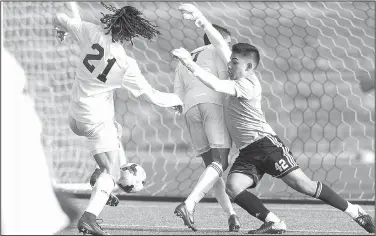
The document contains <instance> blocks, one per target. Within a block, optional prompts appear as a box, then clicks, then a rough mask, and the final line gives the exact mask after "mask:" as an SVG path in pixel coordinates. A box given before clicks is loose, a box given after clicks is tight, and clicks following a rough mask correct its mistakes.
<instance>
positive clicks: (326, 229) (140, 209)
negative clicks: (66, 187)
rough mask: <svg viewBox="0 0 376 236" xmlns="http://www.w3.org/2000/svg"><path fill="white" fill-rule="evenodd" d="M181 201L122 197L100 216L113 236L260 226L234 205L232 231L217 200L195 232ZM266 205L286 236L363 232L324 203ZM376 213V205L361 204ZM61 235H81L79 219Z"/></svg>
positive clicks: (203, 209)
mask: <svg viewBox="0 0 376 236" xmlns="http://www.w3.org/2000/svg"><path fill="white" fill-rule="evenodd" d="M87 203H88V200H86V199H75V200H74V204H75V205H76V206H77V207H78V208H79V209H80V210H81V212H83V211H84V210H85V207H86V205H87ZM178 204H179V203H178V202H149V201H145V202H144V201H125V200H121V201H120V204H119V205H118V206H117V207H109V206H106V207H105V209H104V210H103V212H102V213H101V215H100V216H99V217H98V218H101V219H103V220H104V222H103V223H102V226H103V228H104V229H105V230H106V231H108V232H109V233H110V234H112V235H166V234H168V235H188V234H195V235H223V234H228V235H238V234H246V233H247V232H248V230H250V229H254V228H258V227H259V226H260V225H261V221H259V220H257V219H255V218H253V217H250V216H248V214H247V212H246V211H244V210H243V209H241V208H240V207H238V206H237V205H234V208H235V211H236V212H237V214H238V215H239V216H240V220H241V224H242V228H241V230H240V232H238V233H230V232H228V228H227V216H226V214H225V213H223V211H222V209H221V208H220V206H219V204H218V203H199V204H198V205H197V207H196V214H195V221H196V225H197V226H198V229H199V231H197V232H196V233H194V232H193V231H191V230H190V229H188V228H187V227H185V226H184V225H183V221H182V220H181V219H180V218H177V217H176V216H175V215H174V214H173V212H174V209H175V207H176V206H177V205H178ZM266 207H267V208H269V209H270V210H271V211H273V212H274V213H275V214H277V215H278V216H279V217H280V218H282V219H283V220H284V221H285V223H286V224H287V232H286V234H287V235H364V234H366V231H365V230H363V229H362V228H361V227H360V226H358V224H356V223H355V222H354V221H353V220H352V219H351V218H350V217H348V216H347V215H346V214H344V213H342V212H340V211H338V210H336V209H335V208H333V207H330V206H327V205H322V204H318V205H317V204H302V205H300V204H299V205H298V204H266ZM362 207H363V209H365V210H366V211H367V212H368V213H369V214H371V215H372V216H374V215H375V208H374V206H362ZM61 234H64V235H75V234H79V233H78V230H77V228H76V222H74V223H73V224H72V226H70V227H69V228H68V229H66V230H63V231H62V232H61Z"/></svg>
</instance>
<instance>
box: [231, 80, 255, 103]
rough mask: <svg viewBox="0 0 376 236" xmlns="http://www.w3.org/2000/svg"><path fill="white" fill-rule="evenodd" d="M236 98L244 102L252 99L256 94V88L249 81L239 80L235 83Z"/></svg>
mask: <svg viewBox="0 0 376 236" xmlns="http://www.w3.org/2000/svg"><path fill="white" fill-rule="evenodd" d="M234 87H235V91H236V97H237V98H242V99H246V100H250V99H252V98H253V97H254V96H255V95H256V94H255V93H256V92H257V90H258V89H257V86H256V85H255V83H253V82H252V81H251V80H249V79H246V78H240V79H238V80H236V81H235V85H234Z"/></svg>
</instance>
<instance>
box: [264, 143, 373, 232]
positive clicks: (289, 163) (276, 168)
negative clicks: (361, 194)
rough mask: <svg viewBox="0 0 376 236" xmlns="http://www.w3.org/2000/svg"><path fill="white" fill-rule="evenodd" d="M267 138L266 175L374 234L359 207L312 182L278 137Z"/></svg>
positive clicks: (371, 223) (370, 219)
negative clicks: (332, 208)
mask: <svg viewBox="0 0 376 236" xmlns="http://www.w3.org/2000/svg"><path fill="white" fill-rule="evenodd" d="M267 138H268V140H269V143H267V144H266V146H268V149H269V151H270V153H271V154H270V155H269V156H268V159H267V161H266V162H265V166H264V168H265V169H266V170H267V171H266V172H267V173H268V174H270V175H272V176H274V177H277V178H281V179H282V180H283V181H284V182H285V183H286V184H287V185H288V186H290V187H291V188H293V189H295V190H296V191H298V192H301V193H303V194H306V195H309V196H312V197H315V198H317V199H320V200H322V201H324V202H325V203H327V204H329V205H331V206H333V207H335V208H337V209H339V210H341V211H344V212H345V213H347V214H348V215H349V216H351V217H352V218H353V219H354V220H355V221H356V222H357V223H358V224H359V225H361V226H362V227H363V228H364V229H366V230H367V231H368V232H375V226H374V224H373V221H372V218H371V217H370V216H369V215H367V214H366V212H365V211H364V210H363V209H362V208H361V207H360V206H357V205H353V204H351V203H350V202H348V201H346V200H345V199H343V198H342V197H341V196H339V195H338V194H337V193H335V192H334V191H333V190H332V189H331V188H329V187H328V186H327V185H325V184H323V183H321V182H319V181H312V180H311V179H310V178H308V176H306V175H305V174H304V172H303V171H302V170H301V169H300V168H299V166H298V164H297V163H296V161H295V159H294V158H293V156H292V153H291V152H290V151H289V149H288V148H287V147H286V146H285V145H284V144H283V142H282V141H281V140H280V139H279V138H278V137H276V136H268V137H267ZM273 146H274V148H273Z"/></svg>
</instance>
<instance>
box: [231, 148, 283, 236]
mask: <svg viewBox="0 0 376 236" xmlns="http://www.w3.org/2000/svg"><path fill="white" fill-rule="evenodd" d="M250 154H252V146H251V145H250V146H248V147H246V148H244V149H242V150H241V151H240V153H239V156H238V157H237V158H236V160H235V162H234V164H233V165H232V167H231V169H230V172H229V175H228V177H227V182H226V192H227V194H228V195H229V196H230V197H231V198H232V199H234V202H235V203H236V204H238V205H239V206H240V207H241V208H243V209H244V210H246V211H247V212H248V213H249V214H250V215H252V216H254V217H256V218H257V219H259V220H261V221H263V222H264V224H262V225H261V227H260V228H259V229H257V230H251V231H249V232H248V233H250V234H263V233H269V234H275V233H283V232H285V231H286V224H285V223H284V222H283V221H281V219H279V218H278V216H277V215H275V214H274V213H273V212H271V211H270V210H268V209H267V208H266V207H265V206H264V204H263V203H262V202H261V200H260V199H259V198H258V197H257V196H255V195H254V194H252V193H251V192H249V191H248V190H247V189H248V188H255V187H256V185H257V183H258V182H259V181H260V180H261V178H262V177H263V175H264V172H263V171H262V170H260V169H259V168H257V166H256V165H254V164H253V163H252V161H251V158H253V156H252V155H250Z"/></svg>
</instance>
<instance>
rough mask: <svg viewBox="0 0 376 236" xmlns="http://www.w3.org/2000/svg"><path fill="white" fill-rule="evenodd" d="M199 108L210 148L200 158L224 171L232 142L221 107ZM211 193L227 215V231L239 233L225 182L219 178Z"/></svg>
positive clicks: (207, 105) (238, 225) (238, 224)
mask: <svg viewBox="0 0 376 236" xmlns="http://www.w3.org/2000/svg"><path fill="white" fill-rule="evenodd" d="M200 106H201V110H202V113H203V125H204V129H205V133H206V137H207V139H208V141H209V145H210V147H211V152H210V153H205V154H203V155H202V157H203V158H205V159H208V160H210V161H211V162H217V163H221V164H222V168H223V170H226V169H227V168H228V164H229V163H228V162H229V153H230V148H231V146H232V140H231V137H230V134H229V132H228V130H227V127H226V122H225V119H224V114H223V107H222V106H219V105H217V104H200ZM209 164H210V163H208V164H207V166H208V165H209ZM213 192H214V196H215V198H216V199H217V200H218V203H219V204H220V205H221V207H222V209H223V211H224V212H226V213H227V215H228V225H229V230H230V231H236V232H237V231H239V229H240V221H239V218H238V216H237V215H236V213H235V211H234V208H233V206H232V203H231V201H230V198H229V196H228V195H227V193H226V187H225V182H224V180H223V178H222V177H219V179H218V181H217V182H216V183H215V184H214V186H213Z"/></svg>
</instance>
